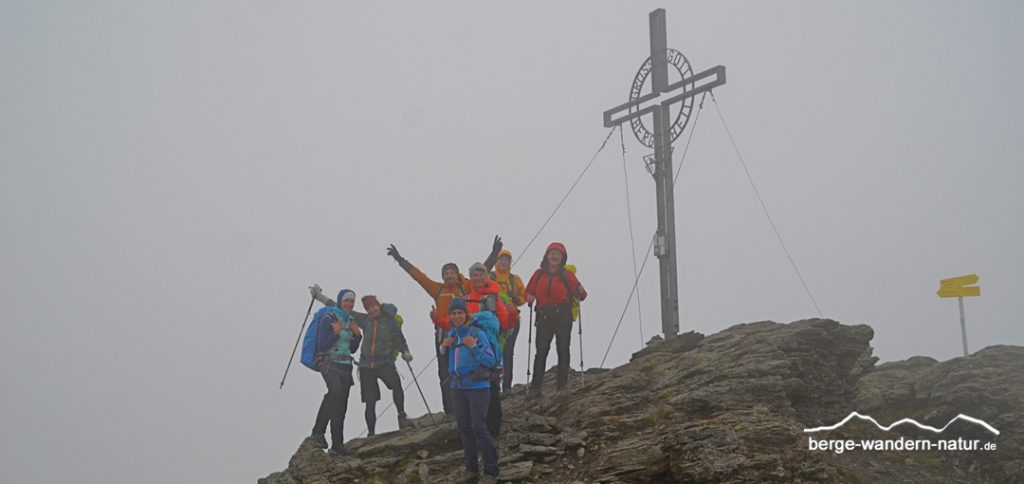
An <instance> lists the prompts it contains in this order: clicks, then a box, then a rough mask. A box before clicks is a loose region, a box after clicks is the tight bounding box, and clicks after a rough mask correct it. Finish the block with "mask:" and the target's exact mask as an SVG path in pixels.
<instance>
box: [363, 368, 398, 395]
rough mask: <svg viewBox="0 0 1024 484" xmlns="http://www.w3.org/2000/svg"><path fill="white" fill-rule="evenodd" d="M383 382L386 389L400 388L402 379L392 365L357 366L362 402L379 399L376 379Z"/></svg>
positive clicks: (378, 387)
mask: <svg viewBox="0 0 1024 484" xmlns="http://www.w3.org/2000/svg"><path fill="white" fill-rule="evenodd" d="M378 379H380V380H381V381H383V382H384V386H386V387H388V390H392V391H394V390H395V389H396V388H402V380H401V378H399V377H398V370H397V369H396V368H395V366H394V365H381V366H378V367H376V368H359V391H360V393H362V397H361V399H362V401H363V402H364V403H369V402H376V401H377V400H380V386H379V385H378V384H377V380H378Z"/></svg>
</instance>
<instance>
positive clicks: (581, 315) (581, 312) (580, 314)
mask: <svg viewBox="0 0 1024 484" xmlns="http://www.w3.org/2000/svg"><path fill="white" fill-rule="evenodd" d="M579 317H580V327H579V331H580V332H579V334H580V386H583V308H582V307H580V310H579ZM570 334H571V333H570Z"/></svg>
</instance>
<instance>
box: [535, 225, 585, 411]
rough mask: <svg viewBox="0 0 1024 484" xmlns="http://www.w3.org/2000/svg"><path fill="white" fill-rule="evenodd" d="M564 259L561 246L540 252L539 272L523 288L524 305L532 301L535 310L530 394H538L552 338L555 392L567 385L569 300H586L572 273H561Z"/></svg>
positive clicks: (570, 310) (565, 257) (570, 316)
mask: <svg viewBox="0 0 1024 484" xmlns="http://www.w3.org/2000/svg"><path fill="white" fill-rule="evenodd" d="M568 258H569V254H568V252H566V250H565V246H564V245H562V244H561V243H559V242H553V243H552V244H551V245H549V246H548V250H547V251H546V252H545V253H544V258H543V259H542V260H541V263H540V269H537V271H536V272H534V273H533V276H532V277H530V282H529V283H528V284H527V285H526V303H527V304H533V303H535V302H536V307H537V323H536V326H537V356H536V358H535V359H534V360H533V381H532V382H531V383H530V390H531V392H533V395H540V393H541V385H543V384H544V367H545V366H547V361H548V351H550V350H551V340H552V339H556V342H555V346H556V350H557V352H558V380H557V383H558V389H559V390H561V389H563V388H565V385H566V383H568V382H569V342H570V340H571V339H572V304H573V299H579V300H580V301H582V300H584V299H586V298H587V291H586V290H584V289H583V285H582V284H580V281H579V280H578V279H576V275H575V274H573V273H572V272H569V271H567V270H565V262H566V260H567V259H568Z"/></svg>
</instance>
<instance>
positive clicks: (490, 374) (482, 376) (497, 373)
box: [469, 324, 504, 382]
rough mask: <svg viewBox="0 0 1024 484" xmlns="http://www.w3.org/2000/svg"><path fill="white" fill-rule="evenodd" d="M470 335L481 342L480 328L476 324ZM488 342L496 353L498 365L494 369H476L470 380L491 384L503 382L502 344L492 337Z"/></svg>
mask: <svg viewBox="0 0 1024 484" xmlns="http://www.w3.org/2000/svg"><path fill="white" fill-rule="evenodd" d="M469 334H470V335H471V336H473V338H475V339H476V340H477V341H480V338H479V336H477V335H479V334H480V326H477V325H475V324H474V325H473V328H472V329H471V330H470V331H469ZM488 341H490V342H491V351H493V352H494V356H495V357H496V358H498V360H499V361H498V364H497V365H495V366H494V368H488V367H486V366H483V365H481V366H480V367H479V368H477V369H476V371H475V372H473V375H471V376H470V379H471V380H476V381H485V380H486V381H491V382H501V374H502V366H503V365H504V362H503V361H501V357H502V348H501V346H502V343H499V342H498V340H497V337H496V336H491V337H490V338H488Z"/></svg>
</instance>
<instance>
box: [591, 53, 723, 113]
mask: <svg viewBox="0 0 1024 484" xmlns="http://www.w3.org/2000/svg"><path fill="white" fill-rule="evenodd" d="M711 76H714V80H711V81H710V82H706V83H704V84H701V85H700V86H697V87H695V88H693V89H690V90H688V91H684V92H682V93H680V94H678V95H676V96H673V97H671V98H669V99H667V100H665V101H663V102H662V103H661V106H664V107H668V106H669V105H672V104H675V103H677V102H679V101H682V100H683V99H686V98H689V97H693V96H696V95H697V94H700V93H702V92H705V91H710V90H712V89H714V88H716V87H718V86H721V85H722V84H725V66H715V67H712V68H710V69H708V70H705V71H703V72H700V73H699V74H696V75H693V76H690V77H687V78H686V79H682V80H680V81H678V82H675V83H672V84H670V85H669V86H668V87H667V88H666V89H665V92H666V93H669V92H672V91H674V90H676V89H680V88H682V87H685V86H687V85H691V84H692V85H695V86H696V84H697V83H699V82H702V81H705V80H707V79H708V78H710V77H711ZM659 95H661V93H658V92H651V93H650V94H647V95H644V96H641V97H639V98H637V99H635V100H633V101H629V102H627V103H623V104H620V105H618V106H615V107H614V108H611V109H609V110H607V111H605V112H604V126H605V127H606V128H610V127H612V126H616V125H619V124H622V123H624V122H626V121H629V120H630V119H633V118H635V117H638V116H643V115H645V114H647V113H650V112H651V111H653V110H654V107H655V106H657V105H656V104H652V105H650V106H647V107H646V108H644V109H640V110H638V111H636V112H632V113H627V114H625V115H622V116H619V117H618V118H614V116H615V115H616V114H618V113H620V112H622V111H625V110H628V109H630V108H633V107H635V106H640V105H641V104H643V103H646V102H648V101H650V100H652V99H655V98H657V97H658V96H659Z"/></svg>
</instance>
